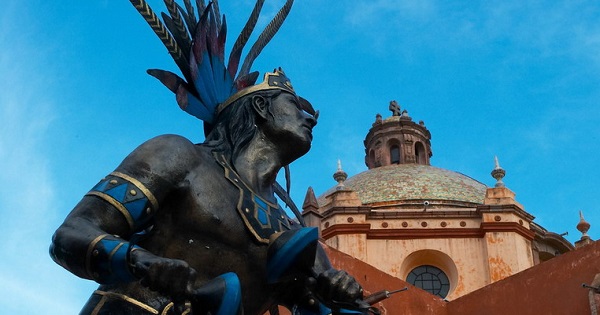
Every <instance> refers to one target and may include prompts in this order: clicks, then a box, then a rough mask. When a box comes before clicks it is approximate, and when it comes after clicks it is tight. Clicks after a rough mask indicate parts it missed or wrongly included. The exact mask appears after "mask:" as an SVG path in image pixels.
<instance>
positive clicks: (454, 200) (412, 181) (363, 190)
mask: <svg viewBox="0 0 600 315" xmlns="http://www.w3.org/2000/svg"><path fill="white" fill-rule="evenodd" d="M343 184H344V189H349V190H353V191H355V192H356V194H357V196H358V198H359V199H360V201H361V202H362V203H363V204H393V203H396V202H398V201H410V200H420V201H429V202H431V203H432V204H440V203H442V204H462V205H464V204H465V203H467V204H468V203H472V204H483V200H484V198H485V191H486V188H487V187H486V185H484V184H482V183H481V182H479V181H477V180H474V179H473V178H471V177H469V176H466V175H463V174H461V173H457V172H453V171H449V170H445V169H441V168H437V167H433V166H430V165H420V164H397V165H388V166H382V167H377V168H373V169H370V170H367V171H364V172H362V173H359V174H357V175H355V176H352V177H350V178H348V179H347V180H345V181H344V183H343ZM336 188H337V187H334V188H331V189H329V190H328V191H327V192H326V193H325V194H323V196H322V197H321V198H319V201H320V202H319V203H321V201H322V202H325V200H324V198H325V196H327V195H329V194H330V193H332V192H333V191H334V190H335V189H336Z"/></svg>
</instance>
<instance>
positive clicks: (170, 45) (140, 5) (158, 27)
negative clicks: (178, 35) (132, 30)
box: [130, 0, 185, 68]
mask: <svg viewBox="0 0 600 315" xmlns="http://www.w3.org/2000/svg"><path fill="white" fill-rule="evenodd" d="M130 2H131V4H133V6H134V7H135V8H136V9H137V10H138V12H139V13H140V14H141V15H142V17H143V18H144V20H146V22H147V23H148V25H150V27H151V28H152V30H153V31H154V33H155V34H156V35H157V36H158V38H160V40H161V41H162V42H163V44H164V45H165V47H167V50H168V51H169V54H171V56H172V57H173V59H174V60H175V62H176V63H177V65H179V67H180V68H181V65H182V64H185V60H184V58H183V54H182V52H181V49H180V48H179V45H177V42H176V41H175V40H174V39H173V37H172V36H171V34H170V33H169V32H168V31H167V28H166V27H165V25H164V24H163V23H162V22H161V21H160V19H159V18H158V16H156V14H155V13H154V11H152V8H150V6H149V5H148V3H146V1H144V0H130Z"/></svg>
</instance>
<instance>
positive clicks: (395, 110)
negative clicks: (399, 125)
mask: <svg viewBox="0 0 600 315" xmlns="http://www.w3.org/2000/svg"><path fill="white" fill-rule="evenodd" d="M389 110H390V111H392V116H400V115H401V112H400V105H398V102H396V101H390V107H389Z"/></svg>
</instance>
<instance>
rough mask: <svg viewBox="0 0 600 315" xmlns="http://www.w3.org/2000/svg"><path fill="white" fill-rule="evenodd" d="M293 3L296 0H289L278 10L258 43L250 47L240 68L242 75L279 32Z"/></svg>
mask: <svg viewBox="0 0 600 315" xmlns="http://www.w3.org/2000/svg"><path fill="white" fill-rule="evenodd" d="M292 4H294V0H287V1H286V2H285V4H284V5H283V7H282V8H281V10H279V12H277V14H276V15H275V17H274V18H273V20H271V22H270V23H269V25H267V27H266V28H265V30H264V31H263V32H262V33H261V34H260V36H259V37H258V40H256V43H254V45H252V48H251V49H250V51H249V52H248V55H247V56H246V59H245V60H244V63H243V65H242V68H241V69H240V75H243V74H246V73H248V72H249V71H250V67H252V63H253V62H254V60H255V59H256V57H258V55H259V54H260V52H261V51H262V50H263V48H265V46H266V45H267V44H268V43H269V41H270V40H271V39H272V38H273V36H274V35H275V33H277V31H278V30H279V28H280V27H281V24H283V21H285V18H286V17H287V15H288V13H290V10H291V9H292Z"/></svg>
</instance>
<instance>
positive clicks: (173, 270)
mask: <svg viewBox="0 0 600 315" xmlns="http://www.w3.org/2000/svg"><path fill="white" fill-rule="evenodd" d="M130 259H131V265H132V271H133V274H134V275H135V276H137V277H138V278H140V282H141V284H142V285H144V286H146V287H148V288H150V290H153V291H157V292H160V293H162V294H165V295H169V296H170V297H171V298H173V299H175V300H183V299H185V298H186V297H188V296H190V294H191V293H192V292H193V288H194V282H195V280H196V275H197V273H196V270H194V268H191V267H190V266H189V265H188V263H187V262H185V261H183V260H178V259H169V258H163V257H158V256H156V255H153V254H151V253H149V252H147V251H145V250H134V251H132V252H131V258H130Z"/></svg>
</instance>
